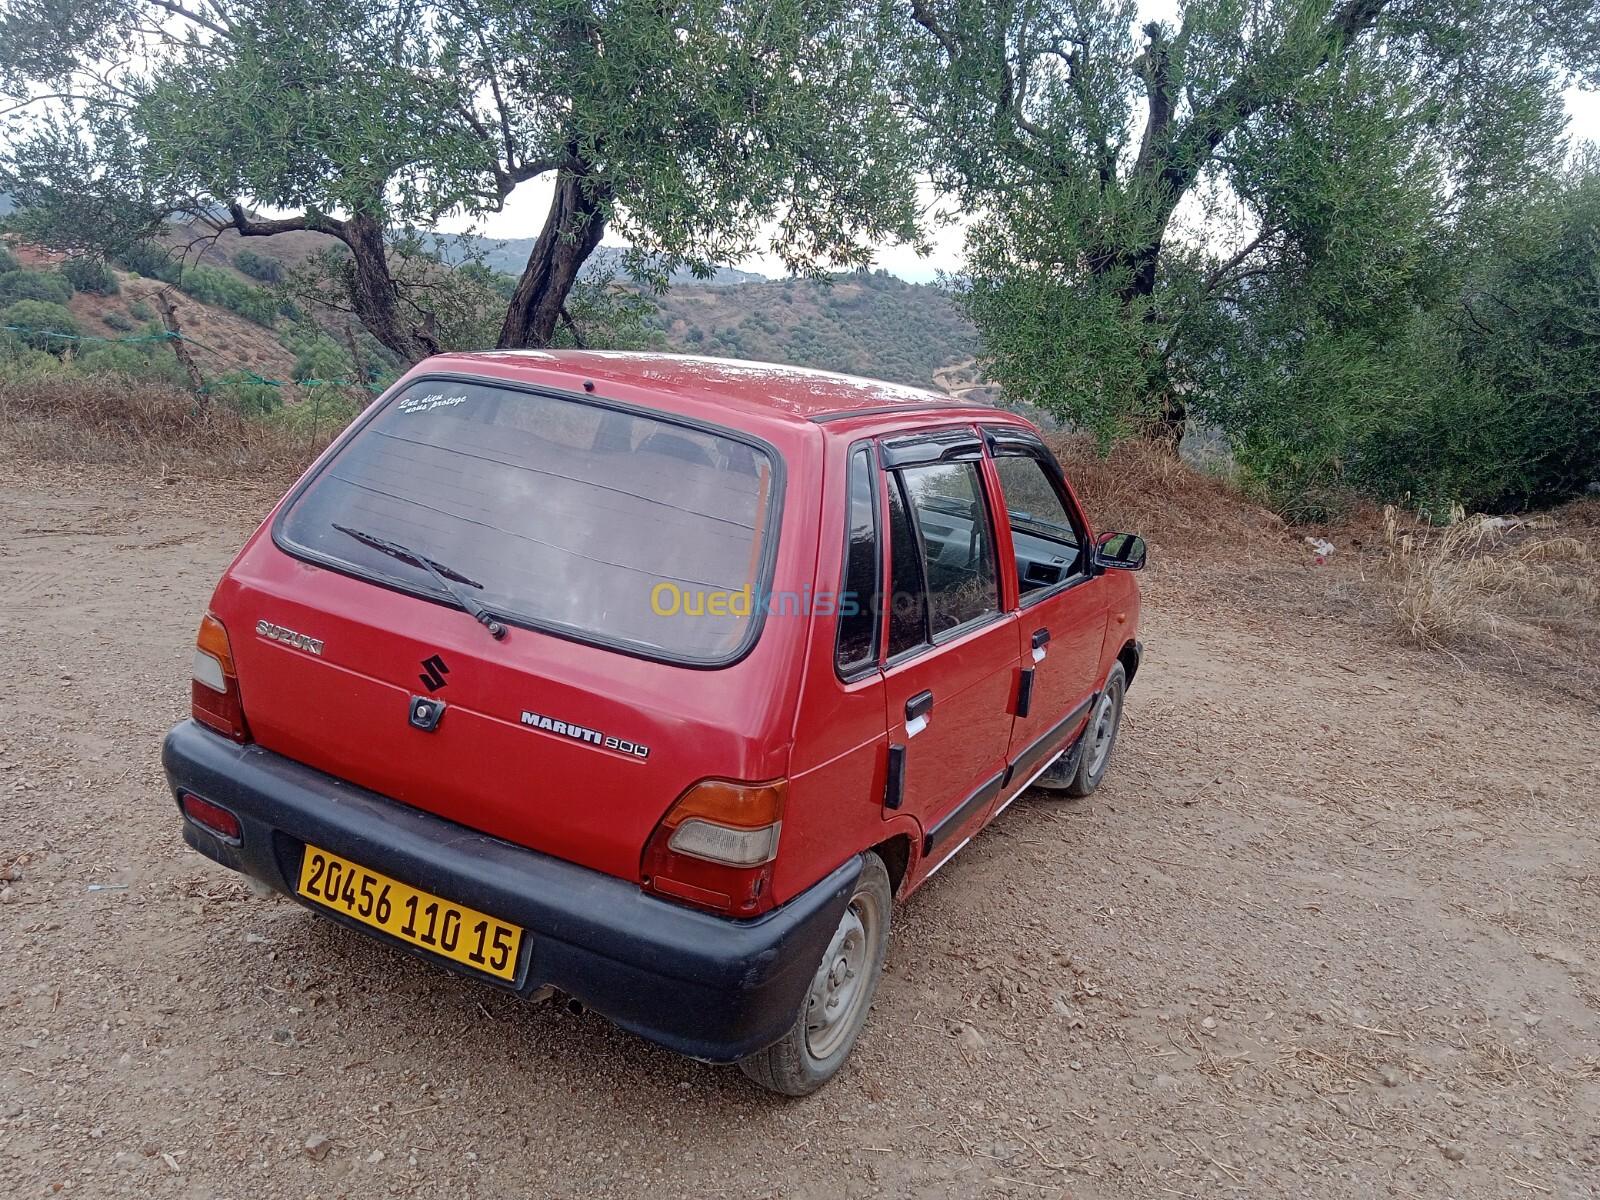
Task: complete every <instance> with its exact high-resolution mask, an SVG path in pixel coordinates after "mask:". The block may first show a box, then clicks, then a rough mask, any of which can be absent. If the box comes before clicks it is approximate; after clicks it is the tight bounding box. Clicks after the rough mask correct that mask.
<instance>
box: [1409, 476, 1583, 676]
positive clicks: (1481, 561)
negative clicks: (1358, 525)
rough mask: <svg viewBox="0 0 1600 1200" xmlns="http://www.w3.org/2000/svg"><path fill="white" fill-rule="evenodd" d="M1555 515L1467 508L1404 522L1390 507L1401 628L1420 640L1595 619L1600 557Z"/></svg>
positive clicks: (1447, 640) (1439, 645)
mask: <svg viewBox="0 0 1600 1200" xmlns="http://www.w3.org/2000/svg"><path fill="white" fill-rule="evenodd" d="M1556 528H1557V519H1556V517H1554V516H1552V515H1548V514H1546V515H1541V516H1533V517H1524V518H1506V517H1485V516H1481V515H1480V516H1472V517H1468V516H1467V515H1466V514H1465V513H1464V512H1462V511H1461V510H1460V509H1459V508H1458V509H1456V510H1455V511H1454V512H1453V513H1452V514H1451V521H1450V523H1449V524H1448V525H1446V526H1444V527H1443V528H1440V529H1430V528H1428V527H1426V526H1420V525H1411V526H1410V527H1405V526H1404V525H1403V523H1402V519H1401V516H1400V514H1399V513H1398V512H1397V510H1396V509H1394V508H1393V507H1390V508H1387V509H1385V510H1384V552H1385V565H1386V567H1387V569H1388V573H1389V575H1390V578H1391V580H1392V583H1393V589H1394V591H1393V602H1394V607H1395V614H1396V617H1397V618H1398V620H1399V623H1400V628H1401V631H1402V632H1403V633H1404V634H1405V636H1406V637H1407V638H1408V639H1410V640H1411V641H1413V642H1416V643H1417V644H1418V645H1422V646H1429V647H1433V648H1436V649H1443V648H1447V647H1450V646H1454V645H1458V644H1461V643H1463V642H1470V641H1473V640H1482V639H1499V638H1507V637H1514V636H1515V635H1516V634H1517V633H1518V632H1521V631H1525V630H1527V629H1529V628H1540V627H1542V628H1544V629H1548V630H1552V631H1565V630H1582V629H1584V628H1585V627H1592V624H1593V619H1594V617H1595V610H1596V605H1597V603H1600V564H1597V562H1596V555H1595V553H1594V551H1593V548H1592V546H1591V544H1590V542H1589V541H1588V540H1586V539H1584V538H1580V537H1577V536H1573V535H1572V534H1570V533H1554V532H1552V531H1553V530H1555V529H1556Z"/></svg>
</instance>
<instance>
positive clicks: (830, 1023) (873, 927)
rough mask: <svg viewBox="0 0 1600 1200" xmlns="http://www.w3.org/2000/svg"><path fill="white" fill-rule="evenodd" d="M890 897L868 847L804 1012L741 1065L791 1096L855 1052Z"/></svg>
mask: <svg viewBox="0 0 1600 1200" xmlns="http://www.w3.org/2000/svg"><path fill="white" fill-rule="evenodd" d="M892 902H893V889H892V888H891V887H890V885H889V872H888V870H887V869H886V868H885V867H884V865H883V860H882V859H881V858H879V857H878V856H877V855H876V854H868V855H867V856H866V859H865V861H864V862H863V863H862V867H861V875H860V877H859V878H858V879H857V880H856V886H855V891H854V892H852V893H851V895H850V903H849V904H848V905H846V906H845V910H844V915H843V916H842V917H840V918H839V927H838V928H837V929H835V930H834V933H833V937H832V939H831V940H830V941H829V942H828V949H827V951H826V952H825V953H824V954H823V956H822V962H821V963H819V964H818V965H817V972H816V974H815V975H814V976H812V979H811V988H810V990H809V991H808V992H807V993H806V1001H805V1004H804V1005H802V1006H801V1009H800V1016H799V1018H798V1019H797V1020H796V1021H795V1023H794V1025H793V1026H792V1027H791V1028H790V1030H789V1032H788V1033H786V1034H784V1036H783V1040H782V1041H780V1042H778V1043H777V1044H776V1045H773V1046H768V1047H767V1048H766V1049H765V1050H762V1051H759V1052H758V1053H755V1054H752V1055H750V1057H748V1058H745V1059H741V1060H740V1062H739V1069H740V1070H741V1071H743V1072H744V1073H745V1074H746V1075H748V1076H749V1077H750V1078H751V1079H753V1080H755V1081H756V1082H757V1083H759V1084H760V1085H761V1086H762V1087H765V1088H770V1089H771V1090H772V1091H775V1092H782V1093H783V1094H784V1095H786V1096H804V1095H806V1094H807V1093H810V1092H814V1091H816V1090H817V1089H818V1088H819V1087H821V1086H822V1085H823V1084H825V1083H827V1082H828V1080H830V1079H832V1078H833V1076H834V1074H835V1073H836V1072H837V1071H838V1070H839V1068H840V1067H842V1066H843V1065H844V1060H845V1059H846V1058H848V1057H849V1056H850V1050H851V1047H853V1046H854V1045H855V1044H856V1037H857V1036H858V1035H859V1034H860V1033H861V1027H862V1026H863V1025H865V1024H866V1021H867V1012H868V1011H869V1010H870V1009H871V1007H872V997H873V994H874V993H875V992H876V991H877V990H878V979H879V977H880V976H881V975H882V974H883V957H884V953H885V951H886V950H887V949H888V946H889V910H890V906H891V904H892Z"/></svg>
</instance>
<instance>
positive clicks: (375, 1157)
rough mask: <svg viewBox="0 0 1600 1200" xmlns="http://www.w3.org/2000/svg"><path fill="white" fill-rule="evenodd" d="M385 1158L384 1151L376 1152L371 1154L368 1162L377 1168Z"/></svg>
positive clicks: (368, 1156)
mask: <svg viewBox="0 0 1600 1200" xmlns="http://www.w3.org/2000/svg"><path fill="white" fill-rule="evenodd" d="M383 1158H384V1155H383V1151H382V1150H374V1151H373V1152H372V1153H371V1154H369V1155H367V1161H368V1162H369V1163H371V1164H372V1165H373V1166H377V1165H378V1164H379V1163H381V1162H382V1161H383Z"/></svg>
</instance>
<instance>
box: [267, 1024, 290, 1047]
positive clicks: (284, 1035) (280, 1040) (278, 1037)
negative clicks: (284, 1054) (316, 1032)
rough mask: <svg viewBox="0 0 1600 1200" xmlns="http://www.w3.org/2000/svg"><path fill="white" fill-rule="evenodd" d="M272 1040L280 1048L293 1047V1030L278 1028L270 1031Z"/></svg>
mask: <svg viewBox="0 0 1600 1200" xmlns="http://www.w3.org/2000/svg"><path fill="white" fill-rule="evenodd" d="M272 1040H273V1041H274V1042H276V1043H277V1044H278V1045H280V1046H292V1045H294V1030H292V1029H284V1028H282V1027H279V1028H277V1029H274V1030H273V1031H272Z"/></svg>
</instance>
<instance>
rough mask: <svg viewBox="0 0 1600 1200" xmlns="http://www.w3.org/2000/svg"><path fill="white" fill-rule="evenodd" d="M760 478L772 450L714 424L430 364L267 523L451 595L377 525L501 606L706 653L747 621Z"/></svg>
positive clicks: (748, 633)
mask: <svg viewBox="0 0 1600 1200" xmlns="http://www.w3.org/2000/svg"><path fill="white" fill-rule="evenodd" d="M774 492H775V488H774V464H773V461H772V459H771V457H770V456H769V455H768V454H767V453H766V452H765V451H763V450H762V449H761V448H760V447H758V446H757V445H755V444H753V443H750V442H745V441H742V440H739V439H737V438H735V437H732V436H728V435H726V434H723V433H714V432H711V431H710V430H706V429H701V428H699V427H698V426H693V425H685V424H676V423H673V422H669V421H666V420H661V419H657V418H654V417H649V416H644V415H641V414H639V413H637V412H633V411H622V410H619V409H615V408H609V407H606V406H603V405H601V404H597V403H590V402H586V401H581V400H573V399H562V398H558V397H553V396H548V395H542V394H536V393H533V392H527V391H521V390H516V389H513V388H509V387H504V386H499V385H495V384H491V383H481V382H470V381H465V380H455V379H426V380H419V381H417V382H416V383H413V384H412V385H411V386H409V387H407V388H406V389H405V390H404V391H402V392H399V393H398V394H396V395H394V396H392V397H391V398H390V399H389V401H388V402H387V403H386V404H385V405H384V406H383V408H382V409H381V410H380V411H379V412H378V413H377V414H376V415H375V416H374V417H373V418H372V419H371V420H369V421H368V422H367V423H366V424H365V425H364V426H363V427H362V428H361V429H360V431H359V432H358V433H357V434H356V436H355V437H354V438H353V439H352V440H351V441H350V442H349V444H348V445H346V446H345V447H344V449H343V450H341V451H340V452H339V454H338V455H337V457H335V458H334V459H333V460H332V461H331V462H329V463H328V464H327V465H326V466H325V467H323V469H322V470H321V471H319V472H318V473H317V475H316V476H315V477H314V478H313V479H312V480H311V481H310V483H309V484H308V485H307V486H306V488H305V490H304V491H302V492H301V494H300V495H299V496H298V497H296V498H295V499H294V501H293V502H292V503H291V505H290V507H289V508H288V509H287V511H286V512H285V514H284V516H283V518H282V520H281V522H280V523H279V526H278V529H277V535H278V541H279V544H280V545H281V546H282V547H283V548H284V549H286V550H288V551H290V552H291V553H295V554H300V555H302V556H305V557H309V558H313V559H315V560H317V561H318V562H322V563H325V564H328V565H330V566H333V567H335V568H337V569H341V570H344V571H347V572H349V573H351V574H355V575H360V576H364V577H367V578H371V579H374V580H377V581H380V582H383V583H386V584H389V585H391V586H395V587H399V588H403V589H405V590H407V591H411V592H415V593H418V594H421V595H426V596H431V597H434V598H438V599H443V600H444V601H445V602H446V603H454V601H453V600H451V599H450V598H449V597H448V594H447V593H446V591H445V589H444V588H443V587H442V586H441V585H440V584H439V583H438V582H437V581H436V580H435V579H434V578H433V576H432V575H431V574H430V573H429V572H428V571H426V570H425V569H423V568H421V567H419V566H416V565H415V564H413V563H410V562H406V561H403V560H402V559H400V558H396V557H394V556H393V555H392V554H390V553H385V552H384V551H383V550H380V549H378V548H375V547H374V546H372V545H370V544H368V543H369V542H370V540H372V539H381V540H382V541H385V542H389V543H392V544H394V545H398V546H402V547H404V548H405V549H406V550H409V551H414V552H416V553H417V554H420V555H422V556H425V557H426V558H428V559H430V560H431V561H432V562H433V564H434V565H435V567H437V568H440V569H442V570H443V571H444V573H445V574H446V575H447V576H449V577H450V578H451V579H452V580H453V581H454V582H455V583H456V584H458V585H459V586H460V587H461V588H462V590H465V591H468V592H469V593H470V594H471V595H472V597H473V598H474V599H476V600H477V602H478V603H479V604H480V605H482V606H483V607H484V608H485V609H487V610H488V611H489V612H491V613H493V614H494V615H496V616H499V617H502V618H504V619H506V620H509V621H511V622H513V623H520V624H525V625H531V626H534V627H538V628H547V629H551V630H553V631H556V632H561V633H566V634H569V635H572V636H576V637H579V638H581V639H584V640H588V641H595V642H600V643H603V644H611V645H620V646H623V647H626V648H628V649H632V650H636V651H639V652H642V653H644V654H647V655H650V656H652V657H659V658H664V659H667V660H670V661H679V662H689V663H695V664H700V665H715V664H718V663H723V662H728V661H731V660H732V659H733V658H735V657H737V656H738V655H740V654H742V653H743V652H744V651H745V650H746V649H748V647H749V644H750V643H751V642H752V641H753V640H754V637H755V634H756V632H757V625H758V622H759V614H760V612H761V611H762V604H761V596H762V594H763V593H764V590H765V587H764V585H765V578H764V574H765V564H766V562H767V560H768V558H769V557H770V556H769V554H768V545H767V543H768V542H769V541H770V539H771V538H772V537H773V524H774V523H773V515H774V508H775V502H776V497H775V495H774ZM337 526H343V527H344V530H345V531H349V530H354V531H358V532H359V533H361V534H364V535H368V537H367V540H358V539H357V538H356V537H354V536H352V535H351V534H350V533H349V532H345V531H341V530H340V529H339V528H336V527H337ZM391 549H392V547H391Z"/></svg>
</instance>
